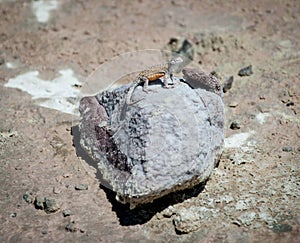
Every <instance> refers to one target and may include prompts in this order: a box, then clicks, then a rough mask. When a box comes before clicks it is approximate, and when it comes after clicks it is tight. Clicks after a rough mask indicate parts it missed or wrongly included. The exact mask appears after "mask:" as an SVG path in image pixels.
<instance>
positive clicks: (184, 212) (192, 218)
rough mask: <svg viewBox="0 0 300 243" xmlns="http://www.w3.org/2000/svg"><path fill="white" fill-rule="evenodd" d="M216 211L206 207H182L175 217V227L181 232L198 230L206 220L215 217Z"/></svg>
mask: <svg viewBox="0 0 300 243" xmlns="http://www.w3.org/2000/svg"><path fill="white" fill-rule="evenodd" d="M215 213H216V212H215V210H213V209H208V208H206V207H195V206H192V207H190V208H182V209H180V210H179V211H178V212H177V213H176V215H175V217H174V219H173V222H174V225H175V229H176V230H177V231H178V232H180V233H190V232H192V231H196V230H198V229H199V228H200V227H201V226H203V222H204V221H207V219H211V218H213V217H215Z"/></svg>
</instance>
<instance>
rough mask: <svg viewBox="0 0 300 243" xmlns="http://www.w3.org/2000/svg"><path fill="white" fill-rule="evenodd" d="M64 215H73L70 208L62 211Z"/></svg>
mask: <svg viewBox="0 0 300 243" xmlns="http://www.w3.org/2000/svg"><path fill="white" fill-rule="evenodd" d="M62 214H63V216H64V217H68V216H70V215H73V212H72V211H71V210H70V209H66V210H64V211H63V212H62Z"/></svg>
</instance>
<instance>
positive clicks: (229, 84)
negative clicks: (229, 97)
mask: <svg viewBox="0 0 300 243" xmlns="http://www.w3.org/2000/svg"><path fill="white" fill-rule="evenodd" d="M232 83H233V76H230V77H229V78H228V79H227V80H226V81H225V82H224V84H223V92H224V93H226V92H227V91H228V90H230V89H231V87H232Z"/></svg>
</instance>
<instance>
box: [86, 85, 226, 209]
mask: <svg viewBox="0 0 300 243" xmlns="http://www.w3.org/2000/svg"><path fill="white" fill-rule="evenodd" d="M149 88H150V90H149V92H148V93H146V92H144V91H142V87H137V88H136V90H135V92H134V95H133V97H132V101H133V102H134V101H139V100H140V99H141V98H143V99H142V100H140V101H139V102H136V103H134V104H132V105H129V106H128V107H127V109H126V107H125V106H124V102H125V96H126V92H127V90H128V87H127V86H122V87H121V88H119V89H116V90H112V91H106V92H103V93H100V94H98V95H97V96H96V97H85V98H83V99H82V100H81V104H80V112H81V116H82V122H81V125H80V132H81V141H80V143H81V145H82V146H83V147H84V148H85V150H86V151H87V152H88V153H89V154H90V155H91V157H92V158H93V159H94V160H96V161H97V162H98V168H99V170H100V171H101V173H102V174H103V178H104V179H105V180H106V181H107V182H108V183H109V185H110V186H111V189H112V190H113V191H115V192H116V193H117V199H118V200H119V201H121V202H123V203H130V205H131V206H132V207H134V206H135V205H136V204H140V203H145V202H149V201H152V200H153V199H155V198H158V197H161V196H163V195H165V194H167V193H169V192H172V191H175V190H180V189H184V188H189V187H192V186H194V185H195V184H198V183H200V182H202V181H204V180H205V179H207V178H208V176H209V175H210V173H211V171H212V169H213V168H214V166H215V163H216V161H217V160H218V158H219V156H220V153H221V151H222V146H223V124H224V108H223V102H222V99H221V98H220V96H218V95H216V94H215V93H213V92H209V91H206V90H204V89H192V88H191V87H190V86H188V85H187V84H185V83H182V82H177V83H176V84H175V86H174V88H172V89H164V88H162V87H161V84H160V83H159V82H158V83H157V84H153V85H151V86H149Z"/></svg>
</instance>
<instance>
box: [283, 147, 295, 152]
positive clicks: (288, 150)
mask: <svg viewBox="0 0 300 243" xmlns="http://www.w3.org/2000/svg"><path fill="white" fill-rule="evenodd" d="M282 151H284V152H292V151H293V148H292V147H290V146H285V147H283V148H282Z"/></svg>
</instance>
